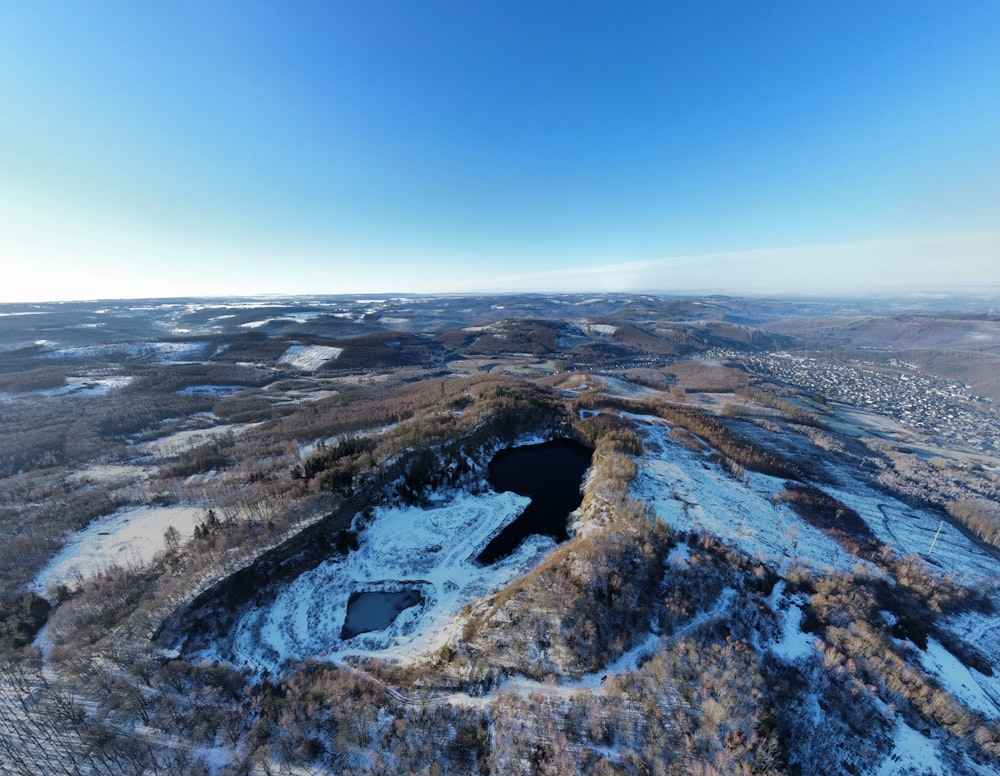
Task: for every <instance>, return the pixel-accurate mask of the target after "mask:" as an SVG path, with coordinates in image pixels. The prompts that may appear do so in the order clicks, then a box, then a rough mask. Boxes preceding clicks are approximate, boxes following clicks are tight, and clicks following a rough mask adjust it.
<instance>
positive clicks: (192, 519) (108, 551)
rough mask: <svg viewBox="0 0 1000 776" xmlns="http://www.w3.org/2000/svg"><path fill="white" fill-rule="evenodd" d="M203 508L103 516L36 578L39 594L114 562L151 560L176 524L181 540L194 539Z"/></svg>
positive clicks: (76, 536)
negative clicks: (169, 529) (166, 533)
mask: <svg viewBox="0 0 1000 776" xmlns="http://www.w3.org/2000/svg"><path fill="white" fill-rule="evenodd" d="M203 514H204V510H203V509H200V508H197V507H131V508H127V509H123V510H120V511H118V512H115V513H114V514H112V515H109V516H107V517H102V518H99V519H97V520H95V521H94V522H92V523H91V524H90V525H89V526H87V527H86V528H85V529H83V530H82V531H77V532H76V533H74V534H71V535H70V536H69V537H68V539H67V543H66V546H65V547H63V549H62V550H61V551H60V552H59V554H58V555H56V556H55V557H54V558H53V559H52V560H51V561H49V563H48V565H46V566H45V567H44V568H43V569H42V570H41V571H40V572H39V573H38V576H37V577H35V581H34V584H33V585H32V587H33V588H34V589H35V590H37V591H39V592H40V593H43V594H44V593H45V591H46V590H47V589H48V588H50V587H52V586H54V585H58V584H60V583H62V584H72V582H73V581H74V580H75V579H76V577H77V576H78V575H80V576H87V575H88V574H93V573H94V572H96V571H100V570H102V569H105V568H107V567H108V566H111V565H112V564H117V565H120V566H121V565H127V564H129V563H148V562H149V561H150V560H152V559H153V556H154V555H156V553H158V552H160V551H161V550H163V548H164V546H165V543H166V541H165V539H164V532H165V531H166V530H167V528H168V527H170V526H173V527H174V528H175V529H176V530H177V532H178V533H179V534H180V538H181V540H187V539H190V538H191V535H192V534H193V533H194V527H195V525H196V524H197V523H198V520H199V518H201V517H202V515H203Z"/></svg>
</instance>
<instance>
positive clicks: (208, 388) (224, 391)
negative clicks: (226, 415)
mask: <svg viewBox="0 0 1000 776" xmlns="http://www.w3.org/2000/svg"><path fill="white" fill-rule="evenodd" d="M246 388H247V386H245V385H189V386H188V387H187V388H181V390H179V391H178V392H177V393H178V394H179V395H180V396H200V395H205V394H209V395H212V396H229V395H230V394H234V393H238V392H239V391H244V390H246Z"/></svg>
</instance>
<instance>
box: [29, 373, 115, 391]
mask: <svg viewBox="0 0 1000 776" xmlns="http://www.w3.org/2000/svg"><path fill="white" fill-rule="evenodd" d="M131 382H132V377H130V376H124V375H122V376H118V377H67V378H66V384H65V385H63V386H61V387H59V388H49V389H47V390H44V391H38V393H40V394H42V395H44V396H68V395H70V394H72V395H73V396H103V395H104V394H106V393H107V392H108V391H110V390H112V389H113V388H124V387H125V386H126V385H128V384H129V383H131Z"/></svg>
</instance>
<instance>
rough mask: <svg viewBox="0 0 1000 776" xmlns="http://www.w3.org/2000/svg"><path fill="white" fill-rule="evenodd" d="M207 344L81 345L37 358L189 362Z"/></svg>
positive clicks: (199, 356) (138, 343)
mask: <svg viewBox="0 0 1000 776" xmlns="http://www.w3.org/2000/svg"><path fill="white" fill-rule="evenodd" d="M207 347H208V343H207V342H130V343H114V344H109V345H83V346H80V347H72V348H61V349H59V350H52V351H49V352H47V353H41V354H39V358H73V359H77V358H80V359H94V358H97V359H108V358H110V357H115V356H117V357H122V356H124V357H125V358H127V359H129V360H130V361H149V362H156V361H173V362H178V361H190V360H197V359H199V358H201V357H202V356H203V355H204V353H205V349H206V348H207Z"/></svg>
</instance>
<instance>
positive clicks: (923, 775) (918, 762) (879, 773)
mask: <svg viewBox="0 0 1000 776" xmlns="http://www.w3.org/2000/svg"><path fill="white" fill-rule="evenodd" d="M894 738H895V744H896V745H895V747H894V749H893V752H892V754H890V755H888V756H887V757H886V758H885V759H884V760H883V761H882V763H881V765H880V766H879V767H878V769H877V770H875V769H873V770H872V774H873V776H897V775H898V776H909V774H920V776H945V774H948V773H950V771H949V770H948V769H946V768H945V767H944V765H942V763H941V758H940V756H939V754H938V747H937V745H936V744H935V743H934V742H933V741H932V740H931V739H929V738H928V737H927V736H925V735H924V734H923V733H921V732H920V731H918V730H914V729H913V728H912V727H910V726H909V725H907V724H906V723H905V722H904V721H903V720H902V718H898V719H897V720H896V732H895V734H894Z"/></svg>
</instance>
